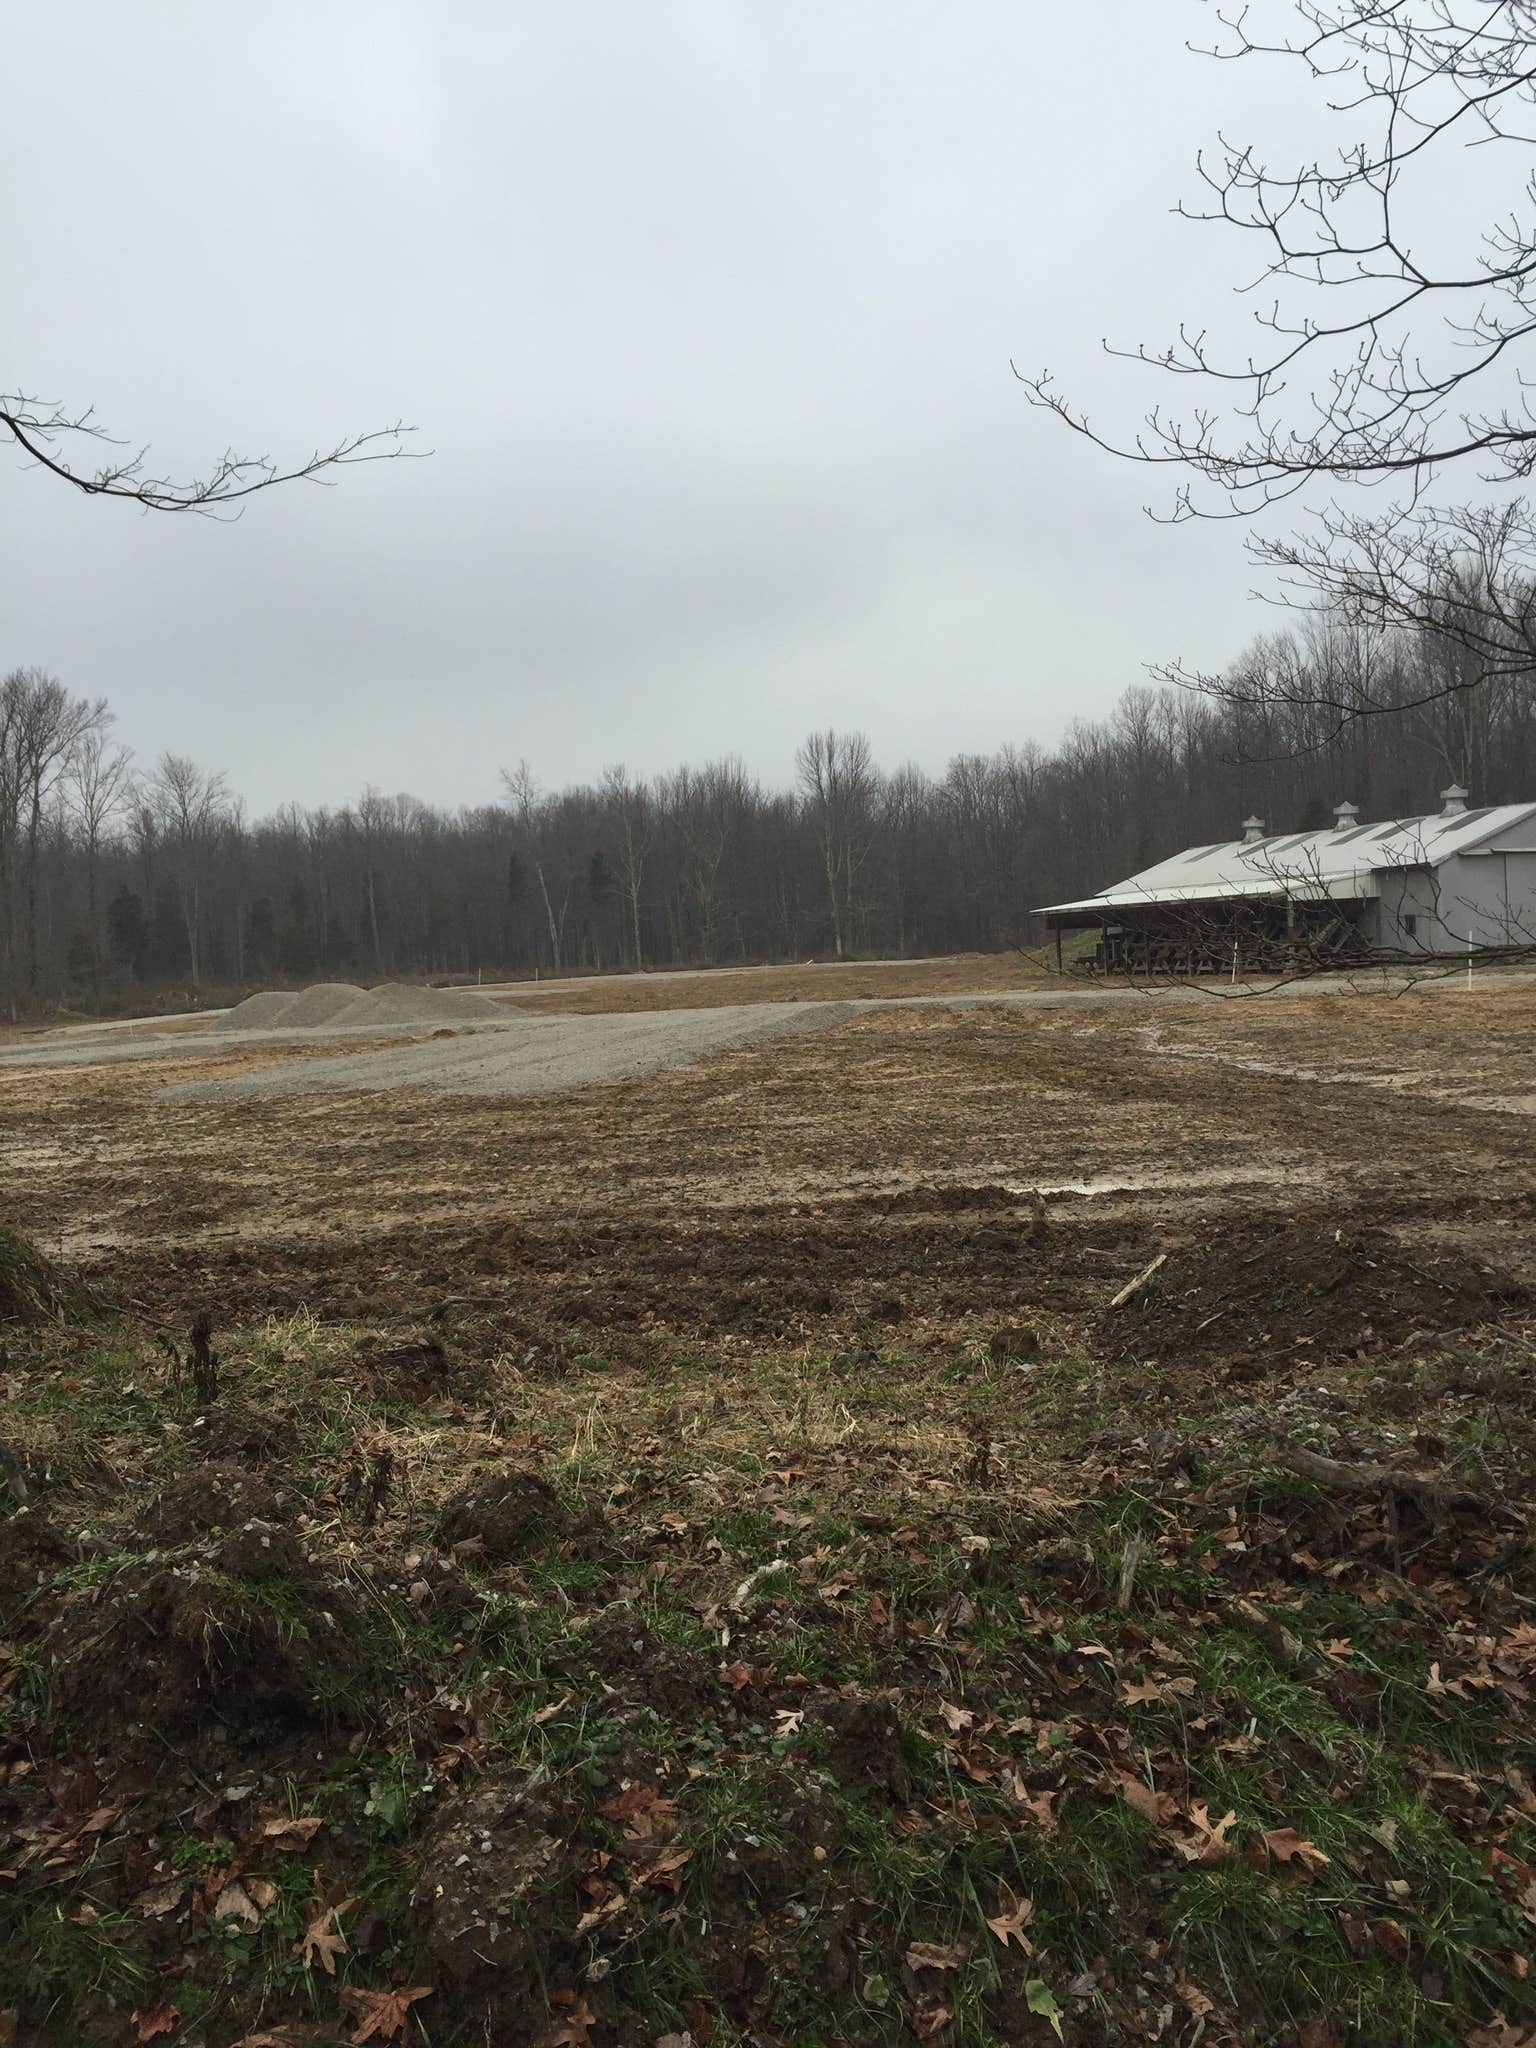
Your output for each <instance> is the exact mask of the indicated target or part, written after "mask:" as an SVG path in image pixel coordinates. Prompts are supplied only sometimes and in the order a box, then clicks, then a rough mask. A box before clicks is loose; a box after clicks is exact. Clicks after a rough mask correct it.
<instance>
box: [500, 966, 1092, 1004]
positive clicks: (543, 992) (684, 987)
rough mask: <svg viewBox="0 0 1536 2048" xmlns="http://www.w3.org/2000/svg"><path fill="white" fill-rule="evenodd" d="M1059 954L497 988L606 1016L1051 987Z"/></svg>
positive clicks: (610, 977)
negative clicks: (657, 1011)
mask: <svg viewBox="0 0 1536 2048" xmlns="http://www.w3.org/2000/svg"><path fill="white" fill-rule="evenodd" d="M1055 979H1056V971H1055V960H1054V955H1048V954H1046V953H1044V952H1018V953H955V954H951V955H950V956H948V957H947V958H945V959H941V960H868V961H857V960H850V961H830V960H824V961H818V960H807V961H805V962H803V963H802V964H801V965H799V966H789V967H738V968H730V967H714V968H709V969H707V970H702V971H700V972H699V973H697V974H687V973H668V974H604V975H591V976H588V977H585V978H576V977H572V978H570V979H565V980H559V981H549V982H543V983H539V982H520V983H518V984H517V985H516V986H503V987H500V988H497V989H496V990H494V991H492V992H493V993H494V994H495V996H496V998H497V1000H498V1001H499V1002H501V1003H502V1004H504V1005H505V1006H507V1007H508V1008H512V1009H518V1010H565V1011H569V1012H571V1013H572V1014H577V1015H582V1016H603V1015H608V1014H611V1013H613V1012H616V1011H624V1010H712V1009H718V1008H721V1007H722V1006H724V1005H726V1004H731V1003H848V1002H858V1001H861V1000H871V1001H876V1002H890V1001H892V1000H894V999H896V998H899V997H902V996H947V995H972V994H977V993H980V994H985V995H995V994H999V993H1003V992H1007V991H1012V990H1025V989H1039V988H1042V987H1049V986H1050V985H1051V983H1052V982H1053V981H1055Z"/></svg>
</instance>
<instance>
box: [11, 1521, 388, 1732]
mask: <svg viewBox="0 0 1536 2048" xmlns="http://www.w3.org/2000/svg"><path fill="white" fill-rule="evenodd" d="M265 1556H266V1553H263V1557H264V1558H265ZM282 1561H283V1562H292V1560H291V1559H284V1560H282ZM252 1562H253V1560H251V1559H248V1558H247V1559H241V1558H238V1557H236V1556H233V1555H222V1556H215V1557H214V1558H212V1559H211V1560H210V1561H208V1562H203V1561H202V1560H196V1561H188V1560H182V1561H178V1562H176V1563H171V1562H169V1561H150V1560H144V1561H141V1562H139V1563H136V1564H132V1565H128V1566H126V1567H125V1568H124V1569H123V1570H122V1571H120V1572H119V1573H118V1574H117V1576H116V1578H115V1579H114V1580H113V1582H112V1593H111V1599H110V1600H109V1601H108V1600H98V1599H97V1598H95V1597H94V1595H95V1591H96V1589H94V1588H93V1589H91V1590H89V1591H85V1592H82V1593H79V1594H77V1595H74V1596H72V1597H71V1598H70V1599H69V1600H68V1601H67V1602H66V1604H65V1606H64V1607H63V1609H62V1610H61V1612H60V1614H59V1616H58V1618H57V1620H56V1621H55V1622H54V1624H53V1626H52V1628H51V1629H50V1630H49V1631H48V1634H47V1637H46V1638H45V1642H44V1648H45V1654H46V1656H47V1659H48V1662H49V1664H50V1665H51V1667H52V1670H53V1674H54V1683H55V1689H56V1692H57V1696H58V1699H59V1702H60V1705H61V1706H62V1707H63V1709H64V1710H65V1712H66V1714H68V1715H69V1716H70V1717H71V1718H72V1719H74V1720H75V1721H76V1723H77V1724H78V1725H79V1726H80V1727H82V1728H86V1729H92V1730H96V1731H98V1732H100V1733H102V1734H107V1733H112V1734H121V1732H122V1730H123V1729H124V1728H125V1727H128V1728H132V1727H135V1726H142V1725H146V1724H151V1723H152V1724H153V1725H154V1726H155V1727H157V1728H160V1729H165V1728H174V1727H177V1726H183V1725H184V1726H195V1725H200V1724H201V1723H202V1722H203V1721H204V1720H205V1719H206V1717H207V1715H208V1713H209V1712H210V1710H212V1709H217V1711H218V1713H219V1716H220V1717H221V1718H222V1719H223V1720H224V1721H225V1722H226V1723H229V1722H234V1721H239V1720H247V1721H248V1720H250V1719H252V1718H253V1717H258V1716H261V1715H263V1714H268V1715H270V1714H276V1715H278V1716H279V1717H281V1718H282V1719H283V1720H285V1721H314V1720H319V1719H321V1718H322V1716H323V1713H324V1707H325V1702H326V1699H327V1696H328V1695H331V1694H333V1693H334V1692H335V1691H336V1689H337V1686H338V1683H339V1681H340V1680H341V1679H342V1678H343V1676H344V1675H345V1673H346V1672H347V1671H348V1670H349V1669H350V1668H351V1666H352V1663H353V1661H354V1659H353V1657H352V1655H351V1646H350V1641H349V1636H350V1631H349V1629H348V1627H347V1626H346V1622H347V1620H348V1619H349V1618H350V1614H349V1610H348V1608H347V1607H346V1606H345V1605H344V1604H343V1598H342V1594H341V1589H340V1588H339V1587H336V1586H324V1587H322V1586H320V1585H319V1584H312V1585H305V1584H301V1583H298V1582H296V1581H293V1580H289V1579H287V1578H285V1577H283V1576H281V1575H279V1574H273V1575H271V1576H261V1575H258V1574H257V1573H255V1572H252V1571H249V1570H247V1571H243V1572H236V1571H235V1570H234V1569H233V1567H234V1566H235V1565H236V1564H237V1563H244V1564H247V1565H249V1564H250V1563H252Z"/></svg>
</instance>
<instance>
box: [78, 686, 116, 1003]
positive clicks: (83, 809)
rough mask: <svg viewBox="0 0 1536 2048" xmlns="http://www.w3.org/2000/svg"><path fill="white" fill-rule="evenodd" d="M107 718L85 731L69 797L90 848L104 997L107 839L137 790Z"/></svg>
mask: <svg viewBox="0 0 1536 2048" xmlns="http://www.w3.org/2000/svg"><path fill="white" fill-rule="evenodd" d="M104 728H105V718H103V720H102V721H101V722H100V723H98V724H96V725H94V726H92V727H91V728H90V730H89V731H87V732H85V733H83V734H82V735H81V737H80V740H79V742H78V744H77V745H76V747H75V750H74V752H73V754H72V755H71V756H70V759H69V763H68V766H67V768H66V769H65V774H64V782H65V801H66V802H67V804H68V806H69V809H70V812H71V814H72V815H73V817H74V818H75V820H76V822H77V824H78V826H79V828H80V840H81V844H82V846H83V847H84V850H85V875H86V935H87V945H88V946H89V949H90V957H91V994H92V995H93V997H95V999H96V1000H97V1001H98V1002H99V1001H100V1000H101V899H100V891H99V888H98V881H97V878H98V874H99V871H100V867H101V848H102V841H103V840H104V839H105V837H106V836H107V834H108V832H109V831H110V829H111V827H112V824H113V822H114V820H115V819H116V818H117V817H118V816H119V815H120V814H121V813H122V811H123V809H124V807H125V806H126V805H127V804H128V803H129V801H130V800H131V798H132V795H133V753H132V751H131V749H130V748H128V747H111V748H109V747H108V745H107V738H106V732H105V729H104Z"/></svg>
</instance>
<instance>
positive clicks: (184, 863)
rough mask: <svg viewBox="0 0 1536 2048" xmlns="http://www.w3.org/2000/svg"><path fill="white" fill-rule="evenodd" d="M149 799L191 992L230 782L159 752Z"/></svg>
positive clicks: (198, 980)
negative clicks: (181, 930) (172, 889)
mask: <svg viewBox="0 0 1536 2048" xmlns="http://www.w3.org/2000/svg"><path fill="white" fill-rule="evenodd" d="M149 800H150V804H151V806H152V808H153V811H154V816H155V820H156V823H157V824H158V826H159V831H160V841H161V844H162V846H163V847H164V848H166V849H167V850H168V852H169V853H170V855H171V858H172V860H173V862H174V866H175V879H176V891H177V897H178V900H179V902H180V905H181V916H182V922H183V924H184V925H185V927H186V934H187V953H188V958H189V960H190V964H191V970H192V992H193V994H194V996H195V995H197V994H198V993H200V991H201V989H202V913H203V890H204V887H205V885H206V882H207V877H208V869H209V865H210V862H211V859H212V856H213V851H214V848H215V846H216V844H217V842H218V839H219V835H220V833H221V831H222V830H223V827H224V824H225V821H226V819H227V817H228V814H229V809H230V795H229V787H228V785H227V783H226V782H225V779H224V777H223V776H222V775H213V774H209V773H208V772H207V771H206V770H205V769H202V768H199V767H198V765H197V763H196V762H195V761H191V760H189V759H188V758H187V756H186V755H185V754H162V755H161V756H160V760H159V763H158V765H157V766H156V769H155V773H154V776H153V778H152V779H151V781H150V784H149Z"/></svg>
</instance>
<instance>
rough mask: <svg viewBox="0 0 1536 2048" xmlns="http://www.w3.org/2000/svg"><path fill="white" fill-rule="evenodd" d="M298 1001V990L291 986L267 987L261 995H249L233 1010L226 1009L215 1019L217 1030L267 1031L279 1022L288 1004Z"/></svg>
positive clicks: (215, 1028)
mask: <svg viewBox="0 0 1536 2048" xmlns="http://www.w3.org/2000/svg"><path fill="white" fill-rule="evenodd" d="M295 1001H297V991H296V990H294V989H291V988H265V989H263V990H262V991H261V993H260V994H259V995H254V996H247V997H246V999H245V1001H244V1002H243V1003H236V1005H235V1007H234V1008H233V1009H232V1010H226V1011H225V1013H224V1015H223V1016H222V1017H219V1018H216V1019H215V1020H214V1026H213V1028H214V1030H215V1031H266V1030H269V1029H270V1028H271V1027H272V1026H273V1025H275V1024H276V1023H278V1022H279V1020H280V1019H281V1017H282V1014H283V1012H284V1011H285V1010H286V1009H287V1007H288V1005H289V1004H290V1003H292V1002H295Z"/></svg>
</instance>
